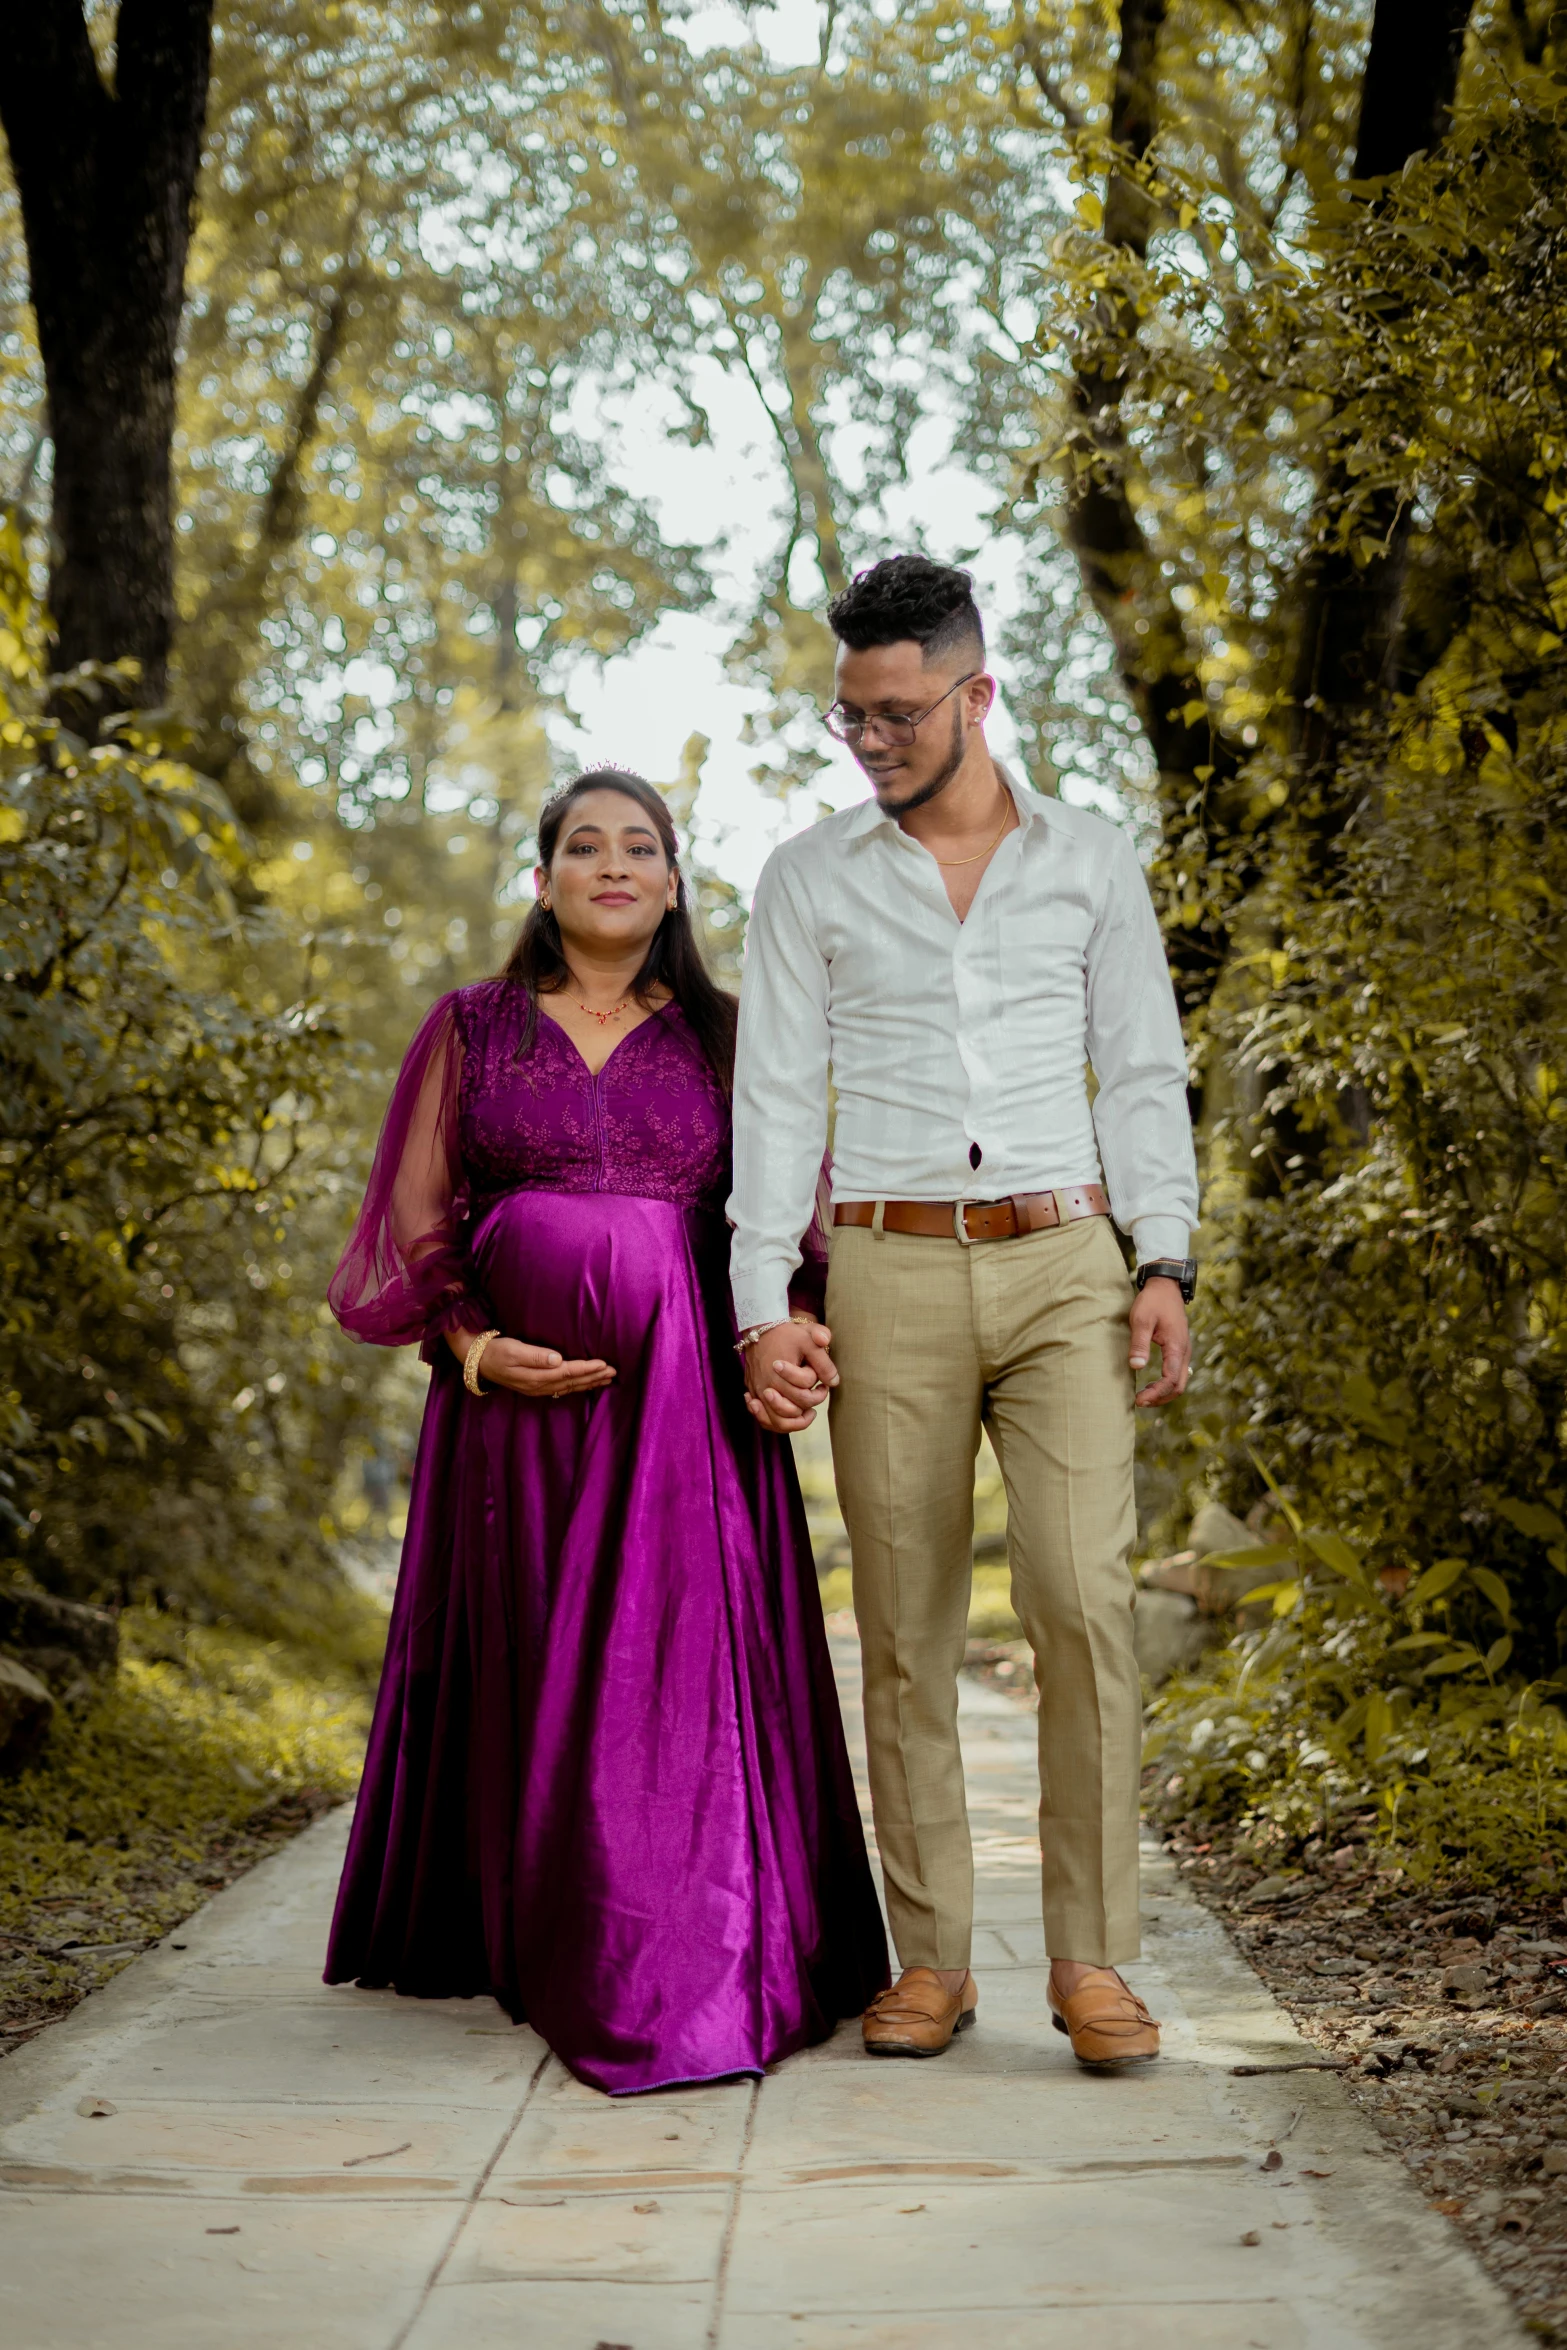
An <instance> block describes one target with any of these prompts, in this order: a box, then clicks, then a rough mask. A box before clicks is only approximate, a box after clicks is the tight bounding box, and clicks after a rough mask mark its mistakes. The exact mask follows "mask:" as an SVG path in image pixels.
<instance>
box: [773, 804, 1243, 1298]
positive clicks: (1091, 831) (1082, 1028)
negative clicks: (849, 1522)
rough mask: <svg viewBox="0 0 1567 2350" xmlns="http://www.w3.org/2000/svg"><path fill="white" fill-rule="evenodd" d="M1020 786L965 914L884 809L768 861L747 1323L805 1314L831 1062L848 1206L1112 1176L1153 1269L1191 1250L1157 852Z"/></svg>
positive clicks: (788, 846)
mask: <svg viewBox="0 0 1567 2350" xmlns="http://www.w3.org/2000/svg"><path fill="white" fill-rule="evenodd" d="M1002 780H1003V782H1004V783H1005V784H1006V787H1007V789H1008V790H1009V791H1010V792H1011V793H1012V796H1013V799H1014V800H1015V802H1016V804H1017V811H1018V817H1019V824H1018V826H1017V829H1016V830H1014V831H1012V832H1009V833H1008V834H1007V836H1006V838H1005V840H1003V842H1002V843H1001V846H1000V847H999V848H998V849H997V851H996V853H995V855H994V856H993V857H992V859H991V861H990V864H989V865H988V867H987V868H986V871H985V874H984V877H983V879H982V880H981V882H980V885H979V890H978V892H977V894H976V896H975V899H974V903H973V905H972V906H971V907H970V909H969V912H968V916H967V918H966V920H964V921H963V922H959V920H958V918H957V916H956V915H955V914H954V912H953V911H952V906H951V902H950V901H949V899H948V897H947V892H946V889H945V886H944V885H943V882H942V878H941V871H940V868H939V866H938V865H937V863H936V860H935V858H934V857H933V856H932V855H931V854H930V851H929V850H928V849H925V848H922V847H921V846H920V843H919V842H918V841H917V840H915V839H913V838H912V837H911V836H910V835H909V834H908V833H906V832H904V831H903V830H902V829H901V828H900V827H899V826H898V825H897V824H896V823H895V822H894V821H893V820H892V818H891V817H888V816H884V815H883V814H882V812H881V810H880V809H879V808H878V806H877V805H876V802H875V801H874V800H866V801H864V802H862V803H861V804H860V805H859V806H858V807H854V808H848V809H845V810H843V811H842V812H841V813H839V814H838V815H835V816H829V817H828V818H826V820H825V821H824V822H823V823H821V824H817V825H814V826H813V827H812V828H811V830H810V831H809V832H805V833H801V834H800V835H799V836H798V837H797V838H796V839H794V840H790V841H785V842H784V843H783V845H782V847H780V848H778V849H775V850H774V852H773V854H772V856H771V857H769V859H768V861H767V864H766V866H765V867H764V869H763V872H762V878H761V880H760V882H759V883H758V884H757V891H756V903H755V906H754V908H753V910H752V914H751V922H750V928H749V931H748V933H747V937H746V952H745V974H744V980H743V983H742V986H741V990H740V1035H739V1045H738V1052H737V1060H736V1067H735V1092H734V1120H735V1134H734V1191H733V1194H732V1196H731V1198H730V1201H729V1216H730V1220H731V1222H732V1223H733V1225H734V1227H735V1231H734V1243H733V1249H732V1254H731V1277H732V1282H733V1289H734V1307H735V1315H736V1318H737V1320H738V1323H739V1326H740V1328H741V1329H742V1330H744V1329H747V1328H749V1327H750V1326H751V1325H752V1324H753V1323H757V1322H772V1321H781V1320H782V1319H783V1317H784V1316H785V1315H786V1314H787V1313H788V1311H789V1307H788V1300H787V1295H786V1285H787V1283H788V1279H789V1276H790V1274H791V1273H792V1272H793V1270H794V1268H795V1266H796V1265H797V1264H798V1263H799V1261H800V1247H799V1236H800V1234H801V1233H802V1232H803V1231H804V1230H805V1228H806V1226H807V1225H808V1224H809V1222H810V1219H811V1211H812V1200H813V1197H814V1193H815V1189H816V1183H817V1178H818V1176H819V1173H820V1170H821V1162H822V1153H823V1150H824V1148H825V1146H826V1140H827V1085H828V1072H829V1068H830V1070H831V1074H832V1080H833V1083H834V1085H835V1087H836V1090H837V1097H838V1107H837V1123H836V1126H835V1129H834V1135H833V1183H832V1195H833V1200H834V1202H835V1203H836V1202H837V1201H839V1200H877V1199H911V1200H919V1199H925V1200H958V1199H969V1200H993V1199H1004V1198H1006V1197H1007V1196H1008V1195H1009V1194H1011V1193H1014V1192H1027V1191H1054V1190H1058V1189H1061V1188H1064V1187H1065V1186H1066V1185H1068V1184H1073V1183H1098V1182H1101V1181H1102V1182H1103V1184H1104V1186H1105V1189H1106V1190H1107V1192H1108V1193H1109V1197H1110V1206H1111V1210H1112V1213H1113V1214H1114V1216H1115V1220H1116V1222H1117V1223H1118V1224H1119V1225H1120V1226H1121V1228H1122V1229H1123V1231H1127V1232H1130V1233H1131V1234H1132V1236H1133V1239H1134V1241H1135V1244H1136V1248H1137V1255H1138V1260H1139V1262H1142V1261H1144V1260H1146V1259H1147V1258H1150V1257H1184V1256H1185V1255H1186V1253H1187V1249H1188V1246H1189V1235H1190V1230H1191V1227H1192V1225H1193V1224H1195V1222H1196V1220H1197V1167H1196V1159H1195V1154H1194V1152H1193V1149H1192V1132H1191V1121H1190V1118H1189V1116H1188V1114H1187V1107H1186V1053H1185V1048H1184V1046H1183V1044H1182V1041H1181V1026H1180V1021H1179V1018H1178V1016H1177V1014H1176V1009H1175V997H1174V993H1173V990H1172V989H1171V986H1170V975H1169V970H1168V968H1167V966H1166V963H1165V959H1164V947H1163V942H1162V941H1161V939H1160V936H1159V926H1158V924H1157V922H1156V921H1155V919H1154V911H1153V905H1152V902H1151V901H1150V899H1149V895H1148V885H1147V883H1146V881H1145V880H1144V878H1143V873H1142V868H1141V866H1140V865H1139V864H1138V861H1137V855H1136V851H1135V850H1134V849H1133V846H1132V843H1131V841H1130V839H1129V838H1128V836H1127V835H1126V834H1125V833H1124V832H1122V831H1120V830H1119V829H1118V828H1117V827H1116V826H1115V825H1113V824H1110V823H1107V822H1106V821H1105V819H1104V818H1103V817H1100V816H1091V815H1089V814H1088V813H1087V812H1086V811H1085V810H1084V809H1081V808H1073V807H1068V806H1067V805H1066V804H1065V803H1064V802H1063V801H1061V800H1050V799H1045V798H1044V797H1043V796H1042V795H1041V794H1040V793H1038V792H1036V791H1033V790H1031V789H1029V788H1028V787H1027V786H1026V785H1021V784H1018V783H1017V782H1015V781H1014V780H1013V779H1012V778H1011V777H1010V776H1003V778H1002ZM1087 1063H1092V1066H1093V1070H1094V1075H1095V1077H1096V1079H1097V1081H1098V1091H1097V1093H1096V1095H1095V1097H1094V1100H1093V1103H1092V1106H1090V1103H1089V1097H1088V1085H1087V1079H1086V1069H1085V1064H1087Z"/></svg>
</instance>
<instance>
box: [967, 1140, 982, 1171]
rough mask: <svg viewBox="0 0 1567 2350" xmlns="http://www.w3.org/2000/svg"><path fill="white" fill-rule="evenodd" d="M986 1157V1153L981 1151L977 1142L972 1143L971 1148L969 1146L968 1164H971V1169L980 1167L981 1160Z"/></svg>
mask: <svg viewBox="0 0 1567 2350" xmlns="http://www.w3.org/2000/svg"><path fill="white" fill-rule="evenodd" d="M984 1155H985V1154H984V1152H983V1151H982V1150H981V1149H980V1147H979V1144H978V1143H977V1142H971V1143H970V1144H969V1146H968V1163H969V1165H970V1166H971V1167H977V1166H978V1165H979V1162H980V1160H981V1159H982V1158H983V1157H984Z"/></svg>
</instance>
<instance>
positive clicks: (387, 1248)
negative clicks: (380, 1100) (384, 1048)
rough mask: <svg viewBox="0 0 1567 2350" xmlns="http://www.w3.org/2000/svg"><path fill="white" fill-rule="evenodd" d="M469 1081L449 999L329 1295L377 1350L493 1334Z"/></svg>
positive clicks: (425, 1027)
mask: <svg viewBox="0 0 1567 2350" xmlns="http://www.w3.org/2000/svg"><path fill="white" fill-rule="evenodd" d="M461 1074H462V1036H461V1032H460V1029H459V1027H458V1019H457V998H456V997H455V996H454V995H448V996H443V997H442V999H441V1001H440V1002H439V1003H438V1004H436V1005H435V1006H434V1007H433V1009H432V1010H431V1011H430V1012H429V1013H428V1014H427V1015H426V1017H425V1019H424V1022H423V1024H422V1026H421V1027H420V1029H419V1033H418V1034H417V1036H416V1037H415V1038H414V1040H413V1043H412V1044H411V1045H410V1046H409V1048H408V1055H407V1058H406V1059H405V1061H404V1062H403V1066H402V1070H401V1072H400V1073H399V1076H398V1079H397V1084H396V1086H395V1087H394V1088H393V1092H392V1099H391V1102H390V1104H389V1106H388V1108H387V1113H386V1123H385V1125H384V1126H383V1127H382V1129H381V1139H380V1141H379V1142H378V1143H377V1145H376V1153H375V1162H374V1164H373V1166H372V1167H371V1169H370V1184H369V1188H368V1190H367V1191H366V1193H365V1198H364V1205H363V1207H362V1208H361V1209H360V1211H359V1220H358V1222H357V1223H356V1224H355V1226H354V1229H353V1234H352V1237H351V1238H350V1240H349V1243H348V1246H347V1248H346V1249H344V1251H343V1255H342V1261H341V1262H340V1264H339V1265H338V1268H337V1271H336V1272H335V1273H334V1274H333V1276H332V1279H331V1282H330V1283H329V1285H328V1288H327V1299H328V1302H329V1304H330V1305H331V1308H332V1311H333V1313H334V1314H335V1315H336V1316H337V1318H338V1320H339V1321H340V1322H341V1323H342V1325H343V1328H344V1329H345V1330H346V1331H347V1332H348V1333H349V1335H350V1337H352V1338H362V1339H367V1340H368V1341H369V1342H370V1344H371V1345H372V1346H407V1345H410V1344H412V1342H413V1341H414V1340H416V1339H425V1338H429V1337H432V1336H434V1335H436V1334H438V1333H439V1332H441V1331H443V1330H452V1329H461V1328H465V1327H467V1326H469V1325H471V1326H472V1327H473V1328H474V1329H475V1330H481V1329H483V1328H484V1325H485V1313H484V1306H483V1301H482V1299H480V1298H479V1297H478V1296H477V1294H476V1292H475V1290H474V1288H473V1286H472V1276H471V1272H470V1269H469V1264H468V1255H467V1246H466V1241H465V1236H464V1231H463V1216H464V1209H465V1207H466V1199H465V1196H464V1187H463V1177H462V1162H461V1159H460V1156H459V1152H458V1143H457V1086H458V1080H459V1078H460V1076H461Z"/></svg>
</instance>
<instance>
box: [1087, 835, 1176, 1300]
mask: <svg viewBox="0 0 1567 2350" xmlns="http://www.w3.org/2000/svg"><path fill="white" fill-rule="evenodd" d="M1086 978H1087V990H1088V1057H1089V1060H1090V1062H1091V1063H1092V1065H1093V1071H1094V1075H1095V1077H1096V1078H1097V1080H1098V1085H1099V1090H1098V1093H1097V1095H1096V1097H1095V1100H1094V1132H1095V1135H1096V1136H1097V1139H1098V1143H1099V1156H1100V1161H1101V1163H1102V1165H1103V1167H1104V1171H1105V1188H1106V1190H1107V1191H1108V1192H1109V1195H1110V1207H1111V1212H1112V1213H1113V1215H1114V1217H1115V1220H1116V1222H1117V1223H1118V1224H1119V1225H1120V1227H1121V1229H1122V1231H1123V1232H1129V1233H1131V1235H1132V1238H1133V1241H1134V1243H1135V1245H1136V1249H1137V1258H1138V1262H1139V1263H1140V1264H1141V1263H1145V1262H1146V1261H1147V1260H1148V1259H1149V1258H1150V1257H1184V1256H1185V1255H1186V1254H1187V1251H1188V1249H1189V1248H1190V1246H1191V1231H1192V1227H1193V1226H1194V1225H1195V1223H1196V1222H1197V1156H1196V1151H1195V1149H1194V1147H1193V1143H1192V1122H1191V1113H1190V1110H1189V1109H1188V1107H1187V1100H1186V1047H1185V1044H1184V1042H1183V1040H1182V1036H1181V1022H1180V1015H1179V1014H1178V1012H1177V1011H1176V1008H1175V990H1174V989H1173V987H1172V986H1171V984H1170V971H1169V965H1168V964H1167V963H1166V961H1165V956H1164V941H1163V939H1162V938H1161V937H1160V935H1159V924H1158V921H1157V919H1156V918H1155V915H1154V910H1153V901H1152V899H1151V898H1150V897H1149V894H1148V883H1147V881H1146V879H1145V878H1144V875H1143V869H1142V867H1141V866H1140V865H1139V863H1138V861H1137V852H1136V850H1135V849H1134V848H1133V846H1132V843H1131V841H1130V840H1129V839H1128V837H1127V836H1126V834H1125V833H1122V832H1116V833H1113V834H1112V835H1111V853H1110V857H1109V860H1108V864H1107V870H1106V875H1105V882H1104V894H1103V900H1102V903H1101V906H1100V910H1099V917H1098V920H1097V921H1096V923H1095V925H1094V929H1093V932H1092V934H1091V936H1090V939H1089V943H1088V954H1087V974H1086Z"/></svg>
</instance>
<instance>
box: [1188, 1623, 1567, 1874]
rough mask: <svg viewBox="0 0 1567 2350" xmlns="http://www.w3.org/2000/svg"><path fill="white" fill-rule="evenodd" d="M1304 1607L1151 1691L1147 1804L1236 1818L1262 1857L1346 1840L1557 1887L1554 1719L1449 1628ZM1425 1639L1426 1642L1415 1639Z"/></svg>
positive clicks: (1279, 1857)
mask: <svg viewBox="0 0 1567 2350" xmlns="http://www.w3.org/2000/svg"><path fill="white" fill-rule="evenodd" d="M1406 1620H1407V1619H1400V1618H1399V1617H1396V1616H1393V1615H1377V1614H1371V1615H1367V1614H1364V1613H1361V1612H1360V1611H1358V1610H1356V1609H1353V1608H1351V1609H1340V1608H1336V1607H1334V1606H1333V1605H1332V1604H1331V1603H1329V1602H1325V1601H1323V1600H1322V1599H1320V1598H1314V1599H1311V1600H1309V1601H1308V1602H1306V1603H1305V1605H1304V1606H1303V1608H1302V1610H1301V1612H1300V1614H1299V1615H1298V1617H1292V1618H1291V1619H1289V1620H1287V1621H1284V1622H1280V1623H1276V1624H1273V1625H1270V1626H1268V1627H1267V1628H1265V1629H1257V1630H1253V1631H1250V1632H1246V1633H1243V1634H1241V1635H1240V1637H1239V1638H1238V1639H1236V1640H1234V1641H1232V1642H1231V1643H1230V1645H1229V1647H1228V1648H1227V1649H1226V1650H1225V1651H1224V1652H1223V1655H1222V1656H1221V1657H1220V1658H1219V1659H1218V1661H1217V1663H1216V1664H1215V1665H1214V1666H1213V1667H1212V1668H1211V1669H1209V1670H1207V1671H1205V1672H1202V1673H1199V1674H1194V1675H1191V1676H1188V1677H1185V1678H1183V1679H1181V1680H1179V1681H1175V1682H1172V1683H1170V1684H1169V1686H1168V1687H1167V1688H1165V1689H1164V1690H1162V1691H1161V1692H1160V1693H1159V1695H1158V1696H1157V1697H1156V1698H1155V1699H1154V1701H1153V1705H1152V1708H1151V1714H1150V1724H1149V1732H1148V1739H1147V1745H1146V1750H1145V1754H1146V1760H1147V1763H1148V1765H1149V1769H1148V1787H1147V1800H1148V1806H1149V1809H1150V1811H1151V1813H1152V1815H1153V1816H1154V1817H1155V1818H1157V1819H1163V1820H1167V1821H1171V1822H1173V1821H1177V1820H1186V1821H1191V1822H1194V1823H1199V1824H1205V1825H1207V1826H1210V1827H1211V1826H1215V1825H1219V1824H1223V1825H1226V1826H1234V1827H1238V1829H1239V1830H1240V1842H1241V1846H1242V1849H1244V1850H1246V1851H1247V1852H1248V1853H1249V1855H1250V1857H1251V1858H1253V1859H1254V1860H1256V1861H1258V1862H1259V1863H1262V1864H1265V1865H1270V1866H1272V1865H1279V1864H1288V1863H1290V1862H1292V1861H1296V1860H1299V1859H1301V1858H1302V1857H1306V1858H1315V1857H1317V1856H1318V1855H1320V1854H1321V1853H1322V1852H1324V1851H1326V1850H1330V1849H1332V1848H1334V1847H1336V1846H1338V1845H1341V1844H1343V1843H1345V1842H1346V1841H1351V1842H1356V1843H1365V1844H1367V1845H1369V1846H1371V1847H1372V1848H1374V1849H1375V1850H1376V1851H1377V1852H1378V1853H1379V1854H1380V1855H1381V1857H1382V1858H1383V1859H1384V1860H1385V1861H1386V1862H1387V1863H1388V1864H1389V1865H1397V1866H1399V1867H1402V1868H1403V1869H1405V1870H1406V1871H1407V1872H1408V1874H1409V1875H1410V1877H1411V1878H1412V1879H1415V1880H1418V1881H1424V1882H1431V1881H1436V1880H1440V1879H1442V1878H1444V1877H1450V1876H1463V1877H1465V1878H1467V1879H1468V1880H1470V1881H1472V1882H1476V1883H1487V1882H1491V1881H1499V1880H1512V1881H1515V1882H1516V1881H1519V1880H1525V1879H1530V1878H1533V1879H1534V1880H1535V1881H1536V1882H1539V1883H1541V1884H1543V1885H1546V1886H1555V1885H1557V1884H1560V1883H1567V1716H1564V1714H1563V1711H1562V1707H1561V1703H1560V1701H1559V1700H1560V1693H1559V1691H1557V1690H1556V1689H1555V1688H1554V1687H1542V1686H1541V1685H1539V1684H1530V1685H1526V1686H1524V1687H1522V1688H1517V1687H1514V1688H1509V1687H1506V1686H1504V1685H1503V1684H1502V1683H1501V1681H1500V1679H1497V1678H1492V1677H1491V1676H1488V1675H1487V1674H1486V1672H1485V1669H1484V1665H1483V1663H1482V1662H1481V1660H1479V1659H1478V1658H1476V1657H1475V1656H1474V1655H1473V1652H1472V1651H1471V1652H1470V1653H1469V1655H1468V1657H1467V1658H1460V1659H1459V1660H1458V1671H1457V1675H1456V1677H1454V1678H1452V1679H1451V1680H1444V1678H1443V1667H1444V1665H1446V1664H1448V1663H1450V1662H1452V1661H1453V1660H1454V1656H1455V1648H1454V1643H1453V1641H1452V1639H1451V1637H1450V1636H1449V1635H1448V1634H1446V1633H1438V1632H1432V1633H1425V1634H1422V1633H1417V1634H1414V1635H1411V1634H1410V1633H1408V1631H1407V1630H1406V1629H1405V1621H1406ZM1428 1638H1429V1639H1430V1640H1431V1641H1432V1642H1433V1643H1434V1644H1435V1645H1434V1648H1433V1649H1430V1650H1428V1649H1425V1648H1424V1647H1422V1646H1421V1645H1419V1644H1420V1643H1421V1642H1422V1641H1423V1640H1425V1639H1428Z"/></svg>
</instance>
